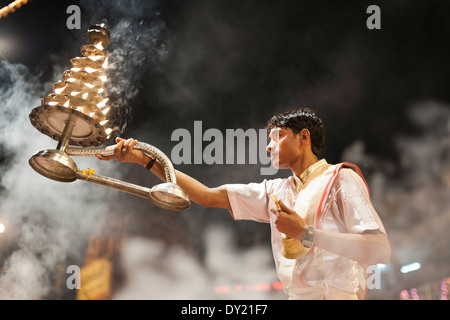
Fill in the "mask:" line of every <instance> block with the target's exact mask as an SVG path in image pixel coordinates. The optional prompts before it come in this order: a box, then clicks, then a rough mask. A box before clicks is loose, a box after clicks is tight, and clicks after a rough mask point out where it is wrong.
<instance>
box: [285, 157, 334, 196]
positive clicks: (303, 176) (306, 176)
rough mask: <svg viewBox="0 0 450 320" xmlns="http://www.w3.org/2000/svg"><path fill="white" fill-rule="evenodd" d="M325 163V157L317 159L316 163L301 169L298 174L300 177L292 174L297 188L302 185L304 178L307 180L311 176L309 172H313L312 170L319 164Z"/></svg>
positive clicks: (318, 166) (317, 167) (319, 165)
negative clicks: (303, 169)
mask: <svg viewBox="0 0 450 320" xmlns="http://www.w3.org/2000/svg"><path fill="white" fill-rule="evenodd" d="M326 164H327V161H326V160H325V159H322V160H320V161H317V162H316V163H314V164H312V165H310V166H309V167H308V168H307V169H306V170H305V171H303V172H302V173H301V174H300V178H299V177H297V176H296V175H295V174H294V175H293V176H294V180H295V182H296V184H297V189H300V188H301V187H302V186H303V184H304V183H305V182H306V180H308V178H309V176H311V174H313V172H314V171H316V170H317V169H319V168H320V167H321V166H323V165H326Z"/></svg>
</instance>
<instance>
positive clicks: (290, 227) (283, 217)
mask: <svg viewBox="0 0 450 320" xmlns="http://www.w3.org/2000/svg"><path fill="white" fill-rule="evenodd" d="M278 204H279V205H280V207H281V211H280V212H279V213H278V218H277V220H276V221H275V226H276V228H277V229H278V231H280V232H281V233H284V234H285V235H287V236H288V237H291V238H294V239H297V240H301V239H302V238H303V236H304V234H305V233H306V230H307V229H308V226H307V225H306V222H305V220H304V219H303V218H302V217H300V216H299V215H298V214H297V213H296V212H295V211H294V210H291V209H289V208H288V207H286V205H285V204H284V203H283V201H281V200H278Z"/></svg>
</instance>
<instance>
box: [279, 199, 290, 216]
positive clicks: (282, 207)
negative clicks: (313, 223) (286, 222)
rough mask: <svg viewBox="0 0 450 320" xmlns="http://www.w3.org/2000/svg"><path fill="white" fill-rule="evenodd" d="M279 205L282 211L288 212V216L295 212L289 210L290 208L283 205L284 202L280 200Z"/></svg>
mask: <svg viewBox="0 0 450 320" xmlns="http://www.w3.org/2000/svg"><path fill="white" fill-rule="evenodd" d="M278 204H279V205H280V207H281V211H283V212H286V213H287V214H293V211H292V210H291V209H289V208H288V207H286V205H285V204H284V203H283V201H281V200H278Z"/></svg>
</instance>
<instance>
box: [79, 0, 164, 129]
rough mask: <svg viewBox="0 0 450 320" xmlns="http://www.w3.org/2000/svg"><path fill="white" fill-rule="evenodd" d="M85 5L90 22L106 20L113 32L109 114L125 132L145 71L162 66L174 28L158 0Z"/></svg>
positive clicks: (118, 0) (116, 0) (89, 0)
mask: <svg viewBox="0 0 450 320" xmlns="http://www.w3.org/2000/svg"><path fill="white" fill-rule="evenodd" d="M80 4H81V6H82V7H83V8H84V9H85V10H86V12H87V13H88V14H89V16H90V17H89V19H88V21H89V24H99V23H105V24H106V28H107V29H108V31H109V32H110V34H111V37H110V45H109V46H108V47H107V48H106V50H107V54H108V59H109V63H110V64H109V65H108V69H107V76H108V82H107V83H106V92H107V95H108V97H109V100H110V102H111V107H112V109H111V111H110V114H109V115H108V117H109V118H110V119H111V121H113V122H114V125H115V129H116V134H121V133H123V132H124V131H125V129H126V127H127V126H128V125H129V124H130V123H131V122H132V121H133V111H135V110H133V109H134V102H136V97H137V96H138V94H139V92H140V90H142V89H144V88H143V86H142V85H140V83H141V82H142V81H141V80H142V77H143V76H144V74H147V75H148V74H149V73H151V72H155V71H157V70H158V68H159V66H160V65H161V62H162V61H164V60H165V59H166V57H167V55H168V52H169V47H170V32H169V29H168V28H167V27H166V25H165V22H164V21H163V20H162V19H160V18H159V16H158V12H157V4H158V2H157V1H131V2H130V1H121V0H114V1H92V0H84V1H81V2H80Z"/></svg>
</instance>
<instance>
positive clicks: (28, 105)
mask: <svg viewBox="0 0 450 320" xmlns="http://www.w3.org/2000/svg"><path fill="white" fill-rule="evenodd" d="M56 69H58V68H56ZM61 74H62V73H59V74H58V75H57V76H55V78H54V79H53V82H56V81H57V80H58V79H59V78H60V77H61ZM0 79H1V90H0V99H1V101H2V104H1V107H0V108H1V109H0V111H1V114H2V117H1V118H0V146H1V147H2V148H1V149H2V151H3V152H2V156H3V159H2V160H3V161H2V163H1V164H2V166H1V167H0V173H1V185H2V191H1V193H0V220H1V222H2V223H3V224H5V228H6V229H5V232H4V233H3V234H1V235H0V236H1V237H2V238H3V240H4V242H3V244H2V248H1V257H2V268H3V270H4V272H2V273H1V274H0V288H1V289H0V298H1V299H36V298H45V297H46V296H47V294H51V293H52V292H53V291H52V290H51V289H54V286H55V279H56V277H57V273H58V270H57V268H58V266H62V267H67V265H68V264H77V265H81V262H82V258H83V254H84V250H85V246H86V244H87V240H88V237H89V236H90V234H91V232H92V230H93V227H94V226H95V222H96V220H97V218H98V215H99V214H100V213H101V212H102V210H104V209H105V206H104V205H103V204H102V202H101V201H100V200H99V199H102V197H103V196H104V195H105V194H106V191H104V190H101V189H99V188H96V187H94V186H89V185H86V184H84V183H80V182H76V183H70V184H64V183H60V182H55V181H53V180H49V179H47V178H45V177H43V176H41V175H39V174H37V173H36V172H35V171H33V169H32V168H31V167H30V166H29V164H28V160H29V158H30V157H31V156H32V155H33V154H34V153H36V152H37V151H39V150H44V149H55V148H56V145H57V141H54V140H52V139H49V137H47V136H45V135H42V134H40V133H39V132H38V131H37V130H36V129H35V128H33V126H32V125H31V123H30V121H29V119H28V114H29V113H30V111H31V109H32V108H34V107H36V106H38V105H39V104H40V99H41V97H43V96H45V95H46V94H48V92H49V91H50V88H51V83H43V84H40V75H34V74H31V73H30V72H29V70H28V69H27V68H26V67H24V66H23V65H19V64H15V65H12V64H9V63H8V62H6V61H4V60H1V61H0ZM75 161H76V162H77V164H78V165H79V167H80V168H83V166H84V165H89V164H88V163H89V162H87V161H85V162H84V161H82V160H78V159H75ZM90 165H92V163H91V164H90ZM95 167H96V169H100V170H99V171H100V172H102V173H105V174H108V172H109V168H110V167H111V166H110V165H107V164H98V163H96V164H95Z"/></svg>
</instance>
